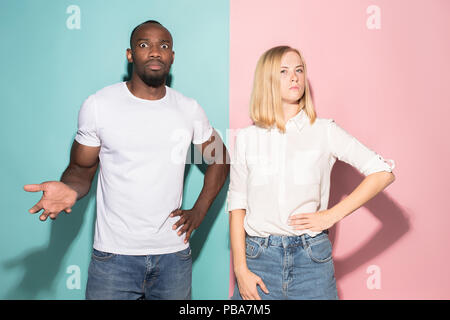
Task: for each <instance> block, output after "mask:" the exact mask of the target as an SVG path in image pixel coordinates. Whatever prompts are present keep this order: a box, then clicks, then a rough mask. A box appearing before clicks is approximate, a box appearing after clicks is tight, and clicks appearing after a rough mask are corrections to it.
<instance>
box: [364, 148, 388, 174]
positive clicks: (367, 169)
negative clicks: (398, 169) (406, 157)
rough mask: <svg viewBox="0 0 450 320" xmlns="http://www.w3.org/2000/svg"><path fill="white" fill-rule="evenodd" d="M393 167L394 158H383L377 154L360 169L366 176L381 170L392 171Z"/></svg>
mask: <svg viewBox="0 0 450 320" xmlns="http://www.w3.org/2000/svg"><path fill="white" fill-rule="evenodd" d="M388 161H390V162H392V164H389V163H388ZM394 168H395V161H394V160H392V159H387V160H385V159H384V158H383V157H382V156H380V155H379V154H377V155H376V156H374V157H373V158H372V159H370V160H369V162H368V163H367V164H366V165H365V166H364V168H363V169H362V173H363V174H364V175H365V176H366V177H367V176H368V175H370V174H372V173H375V172H381V171H387V172H392V170H393V169H394Z"/></svg>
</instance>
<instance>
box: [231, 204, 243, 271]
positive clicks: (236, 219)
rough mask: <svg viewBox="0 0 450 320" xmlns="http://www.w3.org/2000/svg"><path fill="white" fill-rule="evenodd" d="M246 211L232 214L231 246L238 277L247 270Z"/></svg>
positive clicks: (234, 211)
mask: <svg viewBox="0 0 450 320" xmlns="http://www.w3.org/2000/svg"><path fill="white" fill-rule="evenodd" d="M244 218H245V210H244V209H238V210H233V211H231V212H230V244H231V252H232V254H233V266H234V273H235V274H236V275H237V274H239V273H240V272H241V271H242V270H246V269H247V261H246V258H245V229H244Z"/></svg>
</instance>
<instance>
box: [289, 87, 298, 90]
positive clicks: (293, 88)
mask: <svg viewBox="0 0 450 320" xmlns="http://www.w3.org/2000/svg"><path fill="white" fill-rule="evenodd" d="M289 90H298V87H290V88H289Z"/></svg>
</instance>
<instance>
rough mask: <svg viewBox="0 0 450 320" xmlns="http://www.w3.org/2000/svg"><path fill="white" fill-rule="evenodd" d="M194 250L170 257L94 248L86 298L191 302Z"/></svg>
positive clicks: (176, 253)
mask: <svg viewBox="0 0 450 320" xmlns="http://www.w3.org/2000/svg"><path fill="white" fill-rule="evenodd" d="M191 281H192V257H191V248H190V247H188V248H187V249H184V250H182V251H178V252H175V253H170V254H161V255H147V256H131V255H120V254H114V253H107V252H102V251H98V250H96V249H93V252H92V258H91V263H90V265H89V271H88V281H87V286H86V299H89V300H91V299H93V300H137V299H148V300H153V299H155V300H158V299H163V300H185V299H186V300H189V299H191Z"/></svg>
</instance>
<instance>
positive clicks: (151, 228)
mask: <svg viewBox="0 0 450 320" xmlns="http://www.w3.org/2000/svg"><path fill="white" fill-rule="evenodd" d="M212 131H213V128H212V127H211V124H210V123H209V121H208V119H207V117H206V114H205V112H204V110H203V109H202V108H201V107H200V105H199V104H198V103H197V102H196V101H195V100H194V99H191V98H188V97H185V96H184V95H182V94H181V93H179V92H177V91H175V90H173V89H171V88H169V87H166V95H165V96H164V97H163V98H162V99H160V100H145V99H140V98H138V97H136V96H134V95H133V94H132V93H131V92H130V91H129V90H128V87H127V85H126V83H125V82H120V83H117V84H114V85H111V86H108V87H106V88H103V89H101V90H99V91H98V92H96V93H95V94H93V95H91V96H89V97H88V98H87V99H86V100H85V101H84V103H83V105H82V107H81V109H80V112H79V116H78V131H77V135H76V137H75V140H76V141H77V142H78V143H80V144H83V145H86V146H92V147H98V146H100V147H101V148H100V154H99V158H100V170H99V174H98V185H97V219H96V224H95V236H94V248H95V249H97V250H100V251H105V252H111V253H117V254H126V255H148V254H164V253H172V252H176V251H180V250H183V249H186V248H187V247H188V244H185V243H184V239H185V234H184V235H182V236H178V235H177V230H172V226H173V224H174V223H175V222H177V221H178V220H179V217H174V218H170V217H169V215H170V213H171V212H172V211H173V210H175V209H178V208H180V207H181V203H182V195H183V182H184V181H183V180H184V169H185V164H186V156H187V153H188V151H189V148H190V144H191V142H192V143H194V144H201V143H203V142H205V141H207V140H208V139H209V138H210V136H211V134H212Z"/></svg>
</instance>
